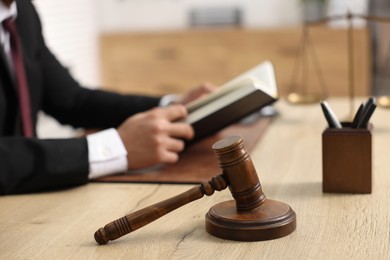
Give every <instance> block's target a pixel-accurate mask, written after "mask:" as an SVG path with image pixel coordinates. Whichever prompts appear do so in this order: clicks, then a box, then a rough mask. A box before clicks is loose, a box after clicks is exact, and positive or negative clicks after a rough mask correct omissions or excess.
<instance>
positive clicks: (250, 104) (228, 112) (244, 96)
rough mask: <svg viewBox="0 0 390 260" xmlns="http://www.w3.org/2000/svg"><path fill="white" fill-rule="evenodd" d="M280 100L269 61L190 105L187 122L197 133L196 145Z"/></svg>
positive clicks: (188, 106)
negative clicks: (199, 141)
mask: <svg viewBox="0 0 390 260" xmlns="http://www.w3.org/2000/svg"><path fill="white" fill-rule="evenodd" d="M277 99H278V91H277V86H276V80H275V73H274V69H273V66H272V64H271V62H269V61H265V62H262V63H261V64H259V65H257V66H255V67H254V68H252V69H250V70H248V71H246V72H244V73H242V74H241V75H239V76H238V77H236V78H234V79H232V80H231V81H229V82H227V83H226V84H224V85H222V86H221V87H220V88H219V89H218V90H217V91H216V92H214V93H212V94H210V95H208V96H206V97H204V98H201V99H199V100H195V101H193V102H191V103H189V104H188V105H187V109H188V111H189V115H188V117H187V119H186V122H187V123H189V124H191V125H192V126H193V128H194V130H195V137H194V139H193V140H191V141H190V143H193V142H195V141H197V140H199V139H202V138H204V137H206V136H209V135H211V134H214V133H215V132H217V131H219V130H221V129H223V128H224V127H226V126H228V125H230V124H233V123H235V122H237V121H239V120H240V119H243V118H244V117H246V116H248V115H249V114H251V113H253V112H255V111H257V110H260V109H261V108H263V107H265V106H268V105H271V104H272V103H274V102H275V101H276V100H277Z"/></svg>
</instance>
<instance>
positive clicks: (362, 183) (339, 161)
mask: <svg viewBox="0 0 390 260" xmlns="http://www.w3.org/2000/svg"><path fill="white" fill-rule="evenodd" d="M342 126H343V128H327V129H325V131H324V132H323V133H322V175H323V176H322V177H323V182H322V191H323V192H332V193H361V194H368V193H371V191H372V135H371V132H372V128H373V126H372V124H368V126H367V128H352V127H351V124H350V123H342Z"/></svg>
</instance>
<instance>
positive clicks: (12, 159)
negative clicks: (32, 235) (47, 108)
mask: <svg viewBox="0 0 390 260" xmlns="http://www.w3.org/2000/svg"><path fill="white" fill-rule="evenodd" d="M87 150H88V148H87V142H86V139H85V138H74V139H56V140H38V139H31V138H23V137H0V173H1V174H0V194H12V193H27V192H36V191H42V190H50V189H59V188H65V187H69V186H75V185H81V184H85V183H87V182H88V167H89V166H88V151H87ZM59 160H60V162H59Z"/></svg>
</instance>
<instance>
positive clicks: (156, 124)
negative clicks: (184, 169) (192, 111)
mask: <svg viewBox="0 0 390 260" xmlns="http://www.w3.org/2000/svg"><path fill="white" fill-rule="evenodd" d="M186 116H187V111H186V109H185V107H184V106H183V105H172V106H169V107H165V108H154V109H152V110H149V111H146V112H143V113H139V114H136V115H134V116H131V117H129V118H128V119H127V120H126V121H125V122H124V123H123V124H122V125H121V126H119V128H118V133H119V135H120V137H121V139H122V141H123V143H124V145H125V147H126V149H127V154H128V155H127V157H128V162H129V163H128V168H129V169H139V168H145V167H150V166H154V165H156V164H160V163H175V162H177V160H178V159H179V156H178V153H179V152H181V151H182V150H183V149H184V141H183V140H182V139H191V138H192V137H193V136H194V131H193V129H192V127H191V126H190V125H189V124H187V123H183V122H178V120H180V119H184V118H185V117H186Z"/></svg>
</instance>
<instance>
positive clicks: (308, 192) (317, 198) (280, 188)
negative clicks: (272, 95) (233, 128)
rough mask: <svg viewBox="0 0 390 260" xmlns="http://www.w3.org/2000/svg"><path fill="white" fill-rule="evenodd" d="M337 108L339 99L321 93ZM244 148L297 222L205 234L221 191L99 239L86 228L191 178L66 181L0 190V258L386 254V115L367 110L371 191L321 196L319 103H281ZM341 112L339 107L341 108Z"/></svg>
mask: <svg viewBox="0 0 390 260" xmlns="http://www.w3.org/2000/svg"><path fill="white" fill-rule="evenodd" d="M329 103H330V105H331V106H332V108H333V109H334V110H335V112H336V113H337V114H338V115H339V116H340V117H342V116H346V115H348V108H349V105H348V103H347V102H346V100H345V99H341V100H330V101H329ZM277 107H278V108H279V110H280V112H281V116H280V117H279V118H277V119H276V120H275V122H274V123H273V124H272V125H271V126H270V128H269V129H268V131H267V133H266V135H265V136H264V137H263V138H262V140H261V142H260V143H259V144H258V145H257V146H256V148H255V150H254V151H253V153H252V154H251V157H252V159H253V160H254V163H255V166H256V168H257V170H258V173H259V175H260V179H261V182H262V184H263V189H264V192H265V194H266V195H267V196H268V198H272V199H276V200H280V201H284V202H286V203H288V204H289V205H290V206H291V207H292V208H293V209H294V210H295V211H296V213H297V221H298V222H297V230H296V231H295V232H293V233H292V234H291V235H289V236H287V237H284V238H281V239H277V240H272V241H265V242H249V243H246V242H236V241H227V240H222V239H218V238H215V237H212V236H210V235H208V234H207V233H206V231H205V227H204V215H205V214H206V212H207V211H208V210H209V208H210V207H211V206H213V205H214V204H216V203H218V202H221V201H225V200H229V199H231V195H230V192H229V191H226V190H225V191H222V192H220V193H216V194H214V195H213V196H211V197H204V198H202V199H200V200H198V201H195V202H193V203H191V204H189V205H186V206H184V207H182V208H180V209H178V210H176V211H174V212H172V213H171V214H168V215H166V216H165V217H163V218H161V219H159V220H157V221H155V222H153V223H151V224H150V225H148V226H146V227H144V228H142V229H140V230H137V231H135V232H134V233H133V234H130V235H127V236H125V237H122V238H120V239H118V240H116V241H113V242H110V243H109V244H108V245H105V246H98V245H97V244H96V242H95V241H94V239H93V234H94V232H95V231H96V230H97V229H98V228H99V227H101V226H103V225H105V224H106V223H108V222H110V221H112V220H114V219H116V218H118V217H122V216H123V215H125V214H127V213H129V212H130V211H133V210H137V209H141V208H144V207H146V206H148V205H150V204H153V203H156V202H159V201H160V200H162V199H165V198H168V197H171V196H173V195H176V194H178V193H180V192H183V191H185V190H187V189H189V188H190V187H192V186H191V185H143V184H89V185H86V186H83V187H78V188H74V189H69V190H64V191H59V192H52V193H42V194H32V195H20V196H5V197H0V209H1V210H0V241H1V242H0V259H15V258H20V259H26V258H27V259H31V258H35V259H345V258H348V259H384V258H388V257H389V256H390V244H389V238H390V235H389V234H390V217H389V216H390V203H389V200H390V199H389V198H390V196H389V195H390V174H389V169H390V160H389V155H390V145H389V144H390V134H389V132H390V123H389V120H388V119H387V118H388V117H389V116H390V111H389V110H382V109H377V111H376V112H375V115H374V117H373V120H372V123H373V124H374V127H375V128H374V131H373V154H374V158H373V175H374V182H373V183H374V184H373V193H372V194H370V195H340V194H323V193H322V191H321V180H322V169H321V167H322V163H321V134H322V131H323V129H324V127H325V125H326V124H325V120H324V118H323V116H322V113H321V109H320V106H319V105H308V106H289V105H287V104H286V103H285V102H283V101H280V102H278V103H277ZM343 112H344V113H343Z"/></svg>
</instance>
